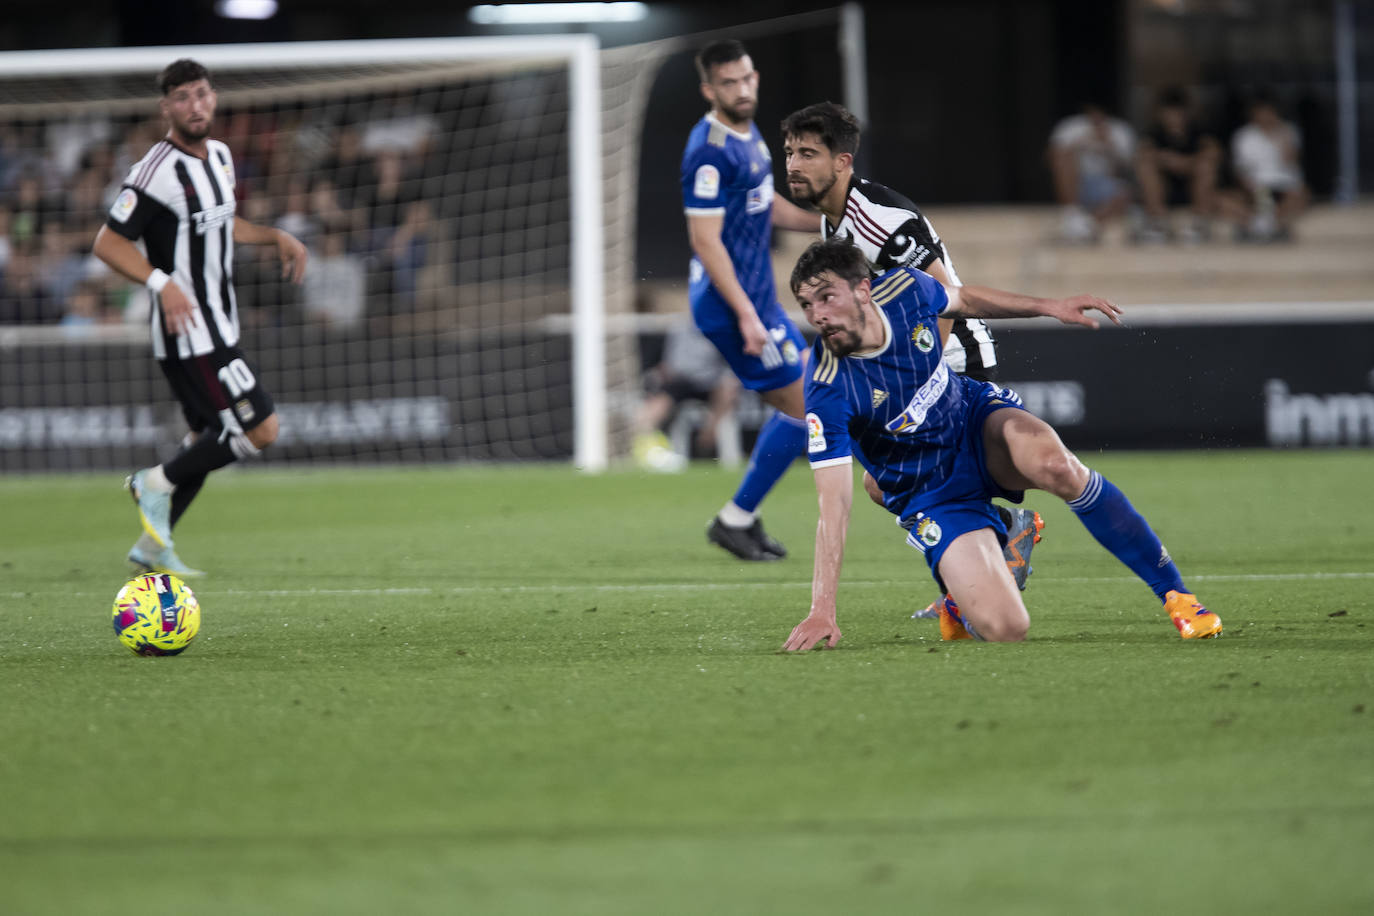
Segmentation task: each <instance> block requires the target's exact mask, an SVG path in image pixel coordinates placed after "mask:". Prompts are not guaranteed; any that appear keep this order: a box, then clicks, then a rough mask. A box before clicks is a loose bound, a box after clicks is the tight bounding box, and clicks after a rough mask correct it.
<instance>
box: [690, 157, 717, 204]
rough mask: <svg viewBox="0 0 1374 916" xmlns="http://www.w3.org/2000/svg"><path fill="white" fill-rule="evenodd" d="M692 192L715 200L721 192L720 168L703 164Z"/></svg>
mask: <svg viewBox="0 0 1374 916" xmlns="http://www.w3.org/2000/svg"><path fill="white" fill-rule="evenodd" d="M692 193H693V194H694V195H696V196H697V197H700V198H702V199H703V200H715V199H716V197H717V195H719V194H720V170H719V169H717V168H716V167H715V166H714V165H703V166H701V167H700V168H698V169H697V180H696V182H695V183H694V184H693V185H692Z"/></svg>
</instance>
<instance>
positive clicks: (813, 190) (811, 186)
mask: <svg viewBox="0 0 1374 916" xmlns="http://www.w3.org/2000/svg"><path fill="white" fill-rule="evenodd" d="M801 181H802V186H801V187H800V188H798V187H797V186H796V185H793V184H792V182H791V181H790V180H789V181H788V183H787V186H788V189H789V190H791V191H792V199H793V200H799V201H801V202H802V203H804V204H814V203H816V202H818V201H819V200H820V199H821V198H822V197H824V196H825V195H827V194H829V193H830V189H831V188H833V187H835V178H834V176H831V178H830V180H829V181H827V182H825V183H824V184H821V183H819V182H813V181H812V180H811V179H810V178H802V179H801Z"/></svg>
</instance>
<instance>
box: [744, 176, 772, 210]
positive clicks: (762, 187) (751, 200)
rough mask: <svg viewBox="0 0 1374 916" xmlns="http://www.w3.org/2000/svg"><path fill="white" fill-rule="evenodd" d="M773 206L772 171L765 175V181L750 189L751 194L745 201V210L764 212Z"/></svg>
mask: <svg viewBox="0 0 1374 916" xmlns="http://www.w3.org/2000/svg"><path fill="white" fill-rule="evenodd" d="M771 206H773V174H772V173H771V172H770V173H769V174H768V175H766V176H764V179H763V181H760V182H759V183H758V186H757V187H753V188H750V189H749V196H748V197H747V198H746V199H745V201H744V212H746V213H750V214H754V213H763V212H765V211H766V210H768V208H769V207H771Z"/></svg>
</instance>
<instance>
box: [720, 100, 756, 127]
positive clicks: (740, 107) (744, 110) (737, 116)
mask: <svg viewBox="0 0 1374 916" xmlns="http://www.w3.org/2000/svg"><path fill="white" fill-rule="evenodd" d="M757 105H758V103H757V102H755V101H754V100H753V99H745V100H742V101H739V102H736V103H735V104H734V105H721V106H720V110H721V111H722V112H723V113H724V114H725V116H726V117H727V118H729V119H730V120H731V121H734V122H735V123H739V122H741V121H749V120H752V119H753V117H754V110H755V108H756V107H757Z"/></svg>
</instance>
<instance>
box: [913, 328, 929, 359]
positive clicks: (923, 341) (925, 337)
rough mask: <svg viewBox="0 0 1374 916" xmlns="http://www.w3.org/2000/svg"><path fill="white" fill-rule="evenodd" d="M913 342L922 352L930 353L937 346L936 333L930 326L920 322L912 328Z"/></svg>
mask: <svg viewBox="0 0 1374 916" xmlns="http://www.w3.org/2000/svg"><path fill="white" fill-rule="evenodd" d="M911 342H912V343H914V344H915V345H916V349H918V350H920V351H921V352H922V353H929V352H930V351H931V350H932V349H934V348H935V335H934V334H932V333H931V331H930V328H928V327H926V326H925V325H923V324H918V325H916V327H914V328H912V329H911Z"/></svg>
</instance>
